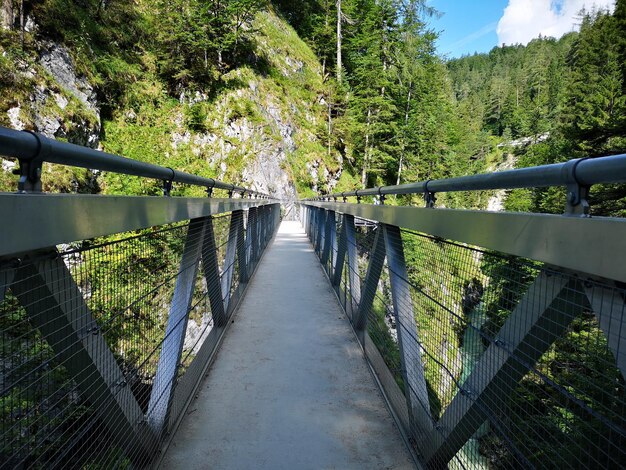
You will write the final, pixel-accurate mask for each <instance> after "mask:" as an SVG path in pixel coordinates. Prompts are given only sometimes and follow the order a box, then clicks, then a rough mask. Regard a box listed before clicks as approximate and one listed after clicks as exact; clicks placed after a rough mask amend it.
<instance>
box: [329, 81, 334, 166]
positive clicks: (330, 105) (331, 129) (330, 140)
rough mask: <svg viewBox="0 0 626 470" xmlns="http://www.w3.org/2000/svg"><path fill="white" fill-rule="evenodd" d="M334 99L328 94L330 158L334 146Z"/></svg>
mask: <svg viewBox="0 0 626 470" xmlns="http://www.w3.org/2000/svg"><path fill="white" fill-rule="evenodd" d="M331 100H332V97H331V95H330V93H329V94H328V156H329V157H330V154H331V146H332V139H331V137H332V132H333V116H332V110H333V108H332V101H331Z"/></svg>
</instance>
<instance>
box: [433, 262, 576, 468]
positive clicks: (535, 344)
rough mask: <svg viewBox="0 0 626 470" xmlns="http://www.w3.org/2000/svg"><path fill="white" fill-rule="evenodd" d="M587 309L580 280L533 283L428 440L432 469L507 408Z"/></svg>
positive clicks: (552, 277) (442, 464) (546, 276)
mask: <svg viewBox="0 0 626 470" xmlns="http://www.w3.org/2000/svg"><path fill="white" fill-rule="evenodd" d="M585 304H586V297H585V294H584V291H583V288H582V286H581V285H580V282H579V281H577V280H575V279H571V278H569V277H564V276H560V275H557V274H555V275H549V274H546V273H541V274H540V275H539V276H538V277H537V278H536V279H535V281H534V282H533V284H532V285H531V286H530V287H529V289H528V291H527V292H526V294H525V295H524V296H523V297H522V299H521V300H520V302H519V303H518V305H517V306H516V307H515V309H514V310H513V312H512V313H511V314H510V316H509V318H508V319H507V320H506V322H505V323H504V325H503V326H502V328H501V329H500V331H499V332H498V334H497V336H496V340H495V342H494V343H493V344H491V345H490V346H489V347H488V348H487V350H486V351H485V352H484V353H483V355H482V356H481V357H480V359H479V360H478V362H477V363H476V366H475V367H474V369H473V371H472V373H471V374H470V376H469V377H468V378H467V380H466V381H465V383H464V384H462V385H461V387H462V389H461V390H459V392H458V393H457V394H456V396H455V397H454V399H453V400H452V403H450V405H449V406H448V407H447V408H446V410H445V412H444V414H443V416H442V417H441V419H440V420H439V422H438V423H437V426H436V428H437V430H436V431H435V432H432V433H431V434H430V438H429V439H428V440H427V441H426V443H425V445H424V447H423V450H422V453H423V455H424V457H425V461H426V463H427V465H428V466H429V467H432V468H444V467H445V466H446V465H447V463H448V462H449V461H450V459H452V457H454V456H455V455H456V453H457V452H458V451H459V449H460V448H461V447H462V446H463V445H464V444H465V442H467V440H468V439H469V438H470V437H472V435H473V434H474V433H475V432H476V431H477V430H478V428H479V427H480V426H481V425H482V423H484V422H485V420H487V419H488V418H489V414H490V413H491V412H493V411H495V410H499V409H504V408H506V403H507V400H508V398H509V396H510V394H511V392H512V390H513V389H514V387H515V386H516V385H517V383H518V382H519V381H520V380H521V379H522V378H523V377H524V375H526V373H527V372H528V370H529V368H531V367H533V366H534V365H535V363H536V362H537V360H538V359H539V358H540V357H541V356H542V355H543V354H544V353H545V352H546V351H547V350H548V348H549V347H550V346H551V345H552V343H553V342H554V341H555V340H556V339H557V338H558V337H560V336H561V335H562V334H563V333H564V332H565V330H566V329H567V327H568V325H569V324H570V323H571V321H572V320H573V319H574V318H575V317H576V315H578V314H579V313H580V312H581V311H582V309H583V305H585Z"/></svg>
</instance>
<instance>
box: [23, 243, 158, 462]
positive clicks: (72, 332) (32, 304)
mask: <svg viewBox="0 0 626 470" xmlns="http://www.w3.org/2000/svg"><path fill="white" fill-rule="evenodd" d="M11 292H12V293H13V295H15V296H16V297H17V299H18V300H19V302H20V304H21V305H22V306H23V307H24V310H25V311H26V314H27V315H28V319H29V321H30V322H31V323H32V325H33V326H34V327H35V328H37V329H38V330H39V332H40V333H41V335H42V336H43V337H44V338H45V339H46V341H47V342H48V345H49V346H50V347H51V348H52V350H53V351H54V352H55V354H56V355H57V357H58V359H59V361H60V362H61V364H62V365H63V366H64V367H65V368H66V369H67V371H68V372H69V373H70V374H71V376H72V378H73V380H74V381H75V382H76V385H77V386H78V388H79V389H80V390H81V393H82V394H83V395H84V398H85V399H88V400H89V401H90V402H91V403H92V404H93V405H94V409H95V410H96V415H97V416H98V418H99V419H101V420H102V421H103V423H104V424H105V426H106V427H107V429H108V430H109V432H110V434H111V437H112V439H113V440H114V441H115V442H116V443H117V445H119V447H120V449H122V450H123V451H124V452H126V453H127V455H128V456H129V457H131V458H132V459H133V460H136V462H137V465H142V464H143V463H144V462H146V461H148V460H149V459H150V458H151V456H152V455H153V452H154V451H155V450H156V447H157V436H156V435H155V433H153V432H152V429H151V428H150V427H149V426H147V425H146V422H145V420H144V414H143V411H142V409H141V407H140V406H139V404H138V402H137V400H136V399H135V396H134V395H133V392H132V390H131V389H130V387H128V386H127V385H128V384H127V382H126V377H125V376H124V374H123V372H122V371H121V370H120V368H119V366H118V364H117V361H116V360H115V356H114V355H113V353H112V352H111V350H110V348H109V346H108V345H107V343H106V341H105V339H104V337H103V336H102V334H101V331H100V329H99V327H98V324H97V323H96V320H95V318H94V317H93V316H92V314H91V311H90V310H89V308H88V307H87V304H86V303H85V300H84V299H83V296H82V294H81V291H80V289H79V287H78V285H76V282H75V281H74V279H73V278H72V275H71V273H70V271H69V269H68V268H67V266H66V265H65V263H64V262H63V258H61V257H60V256H58V252H57V251H56V250H54V251H52V252H51V253H50V256H47V257H45V258H42V257H41V256H39V257H38V258H37V259H33V260H30V259H28V258H26V259H25V260H24V261H23V262H22V264H20V265H19V266H18V267H17V268H16V269H15V277H14V279H13V284H12V285H11ZM129 449H133V452H128V450H129Z"/></svg>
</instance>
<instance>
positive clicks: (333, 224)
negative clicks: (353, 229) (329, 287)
mask: <svg viewBox="0 0 626 470" xmlns="http://www.w3.org/2000/svg"><path fill="white" fill-rule="evenodd" d="M331 214H332V216H331V218H330V266H329V267H328V276H329V277H330V278H331V279H332V276H333V275H334V273H335V270H336V269H337V258H338V255H339V240H338V239H337V214H336V212H335V211H331Z"/></svg>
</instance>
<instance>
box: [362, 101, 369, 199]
mask: <svg viewBox="0 0 626 470" xmlns="http://www.w3.org/2000/svg"><path fill="white" fill-rule="evenodd" d="M371 123H372V109H371V108H367V130H366V131H365V154H364V155H363V169H362V170H361V186H363V187H364V188H366V187H367V186H366V184H367V172H368V170H369V168H368V167H369V153H370V125H371Z"/></svg>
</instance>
